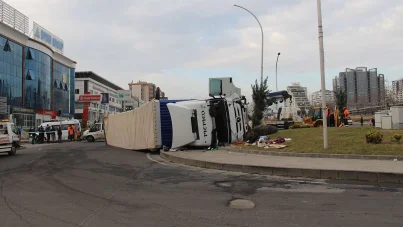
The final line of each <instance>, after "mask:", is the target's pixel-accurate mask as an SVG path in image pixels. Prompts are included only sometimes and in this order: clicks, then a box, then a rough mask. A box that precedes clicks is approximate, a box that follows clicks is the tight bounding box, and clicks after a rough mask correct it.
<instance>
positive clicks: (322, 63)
mask: <svg viewBox="0 0 403 227" xmlns="http://www.w3.org/2000/svg"><path fill="white" fill-rule="evenodd" d="M317 1H318V3H317V5H318V32H319V55H320V77H321V90H322V119H323V149H325V150H326V149H327V147H328V143H327V116H326V90H325V56H324V55H325V51H324V49H323V27H322V6H321V0H317Z"/></svg>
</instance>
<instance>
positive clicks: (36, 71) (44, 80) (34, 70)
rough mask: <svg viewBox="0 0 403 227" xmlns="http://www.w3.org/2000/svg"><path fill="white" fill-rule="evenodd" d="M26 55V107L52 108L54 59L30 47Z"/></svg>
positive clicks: (36, 108)
mask: <svg viewBox="0 0 403 227" xmlns="http://www.w3.org/2000/svg"><path fill="white" fill-rule="evenodd" d="M25 56H26V57H25V69H24V71H25V72H24V81H25V107H27V108H32V109H35V110H38V109H42V110H50V109H51V89H52V86H51V85H52V84H51V77H52V74H51V62H52V59H51V58H50V57H49V56H48V55H46V54H44V53H42V52H40V51H38V50H35V49H32V48H29V47H27V48H26V51H25Z"/></svg>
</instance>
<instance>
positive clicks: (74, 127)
mask: <svg viewBox="0 0 403 227" xmlns="http://www.w3.org/2000/svg"><path fill="white" fill-rule="evenodd" d="M71 128H72V130H73V141H76V139H77V137H76V126H75V125H71Z"/></svg>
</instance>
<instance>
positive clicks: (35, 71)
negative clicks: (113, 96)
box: [0, 34, 75, 128]
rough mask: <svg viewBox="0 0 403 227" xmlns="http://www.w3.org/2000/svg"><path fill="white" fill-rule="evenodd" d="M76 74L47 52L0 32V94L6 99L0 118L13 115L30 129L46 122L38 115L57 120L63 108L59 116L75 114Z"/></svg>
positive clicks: (72, 69)
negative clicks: (58, 114) (59, 112)
mask: <svg viewBox="0 0 403 227" xmlns="http://www.w3.org/2000/svg"><path fill="white" fill-rule="evenodd" d="M46 48H47V47H46ZM51 53H52V52H51ZM74 73H75V69H74V68H72V67H69V66H67V65H65V64H62V63H60V62H58V61H56V60H55V59H53V58H52V57H51V56H49V55H48V54H47V53H44V52H42V51H41V50H38V49H35V48H33V47H30V46H27V45H22V44H20V43H18V42H15V41H14V40H13V39H9V38H7V37H5V36H3V34H0V97H6V98H7V108H6V109H5V110H2V111H0V119H1V120H5V119H8V116H9V115H10V114H12V116H13V121H14V122H15V123H17V125H21V126H22V127H23V128H30V127H35V126H38V125H39V124H40V123H41V122H43V121H44V117H41V119H38V114H39V115H46V116H49V118H51V119H56V118H57V117H59V116H57V112H58V111H59V110H60V111H61V113H62V115H61V116H60V118H63V117H64V119H66V118H71V117H73V116H74ZM71 100H73V101H71Z"/></svg>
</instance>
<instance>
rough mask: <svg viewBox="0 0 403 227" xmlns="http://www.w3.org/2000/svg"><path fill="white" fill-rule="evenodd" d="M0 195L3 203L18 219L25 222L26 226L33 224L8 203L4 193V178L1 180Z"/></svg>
mask: <svg viewBox="0 0 403 227" xmlns="http://www.w3.org/2000/svg"><path fill="white" fill-rule="evenodd" d="M0 197H1V198H3V201H4V203H5V204H6V206H7V207H8V209H10V210H11V212H13V213H14V214H15V215H16V216H17V217H19V218H20V221H22V222H25V223H26V224H27V225H28V226H33V225H32V224H31V223H29V222H28V221H27V220H25V219H24V218H23V217H22V215H21V214H20V213H18V212H17V211H16V210H14V209H13V208H12V207H11V206H10V203H9V202H8V200H7V197H6V196H5V195H4V179H3V180H2V181H1V186H0Z"/></svg>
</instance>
